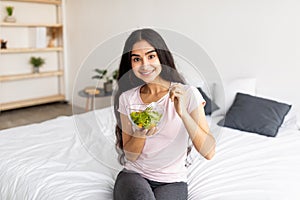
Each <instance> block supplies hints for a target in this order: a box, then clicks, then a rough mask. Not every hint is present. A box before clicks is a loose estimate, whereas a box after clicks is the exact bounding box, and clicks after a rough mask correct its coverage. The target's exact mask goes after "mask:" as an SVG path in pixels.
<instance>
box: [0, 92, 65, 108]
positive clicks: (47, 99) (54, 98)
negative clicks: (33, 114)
mask: <svg viewBox="0 0 300 200" xmlns="http://www.w3.org/2000/svg"><path fill="white" fill-rule="evenodd" d="M57 101H65V96H64V95H62V94H58V95H52V96H47V97H41V98H33V99H26V100H21V101H14V102H9V103H2V104H0V111H4V110H11V109H15V108H22V107H27V106H34V105H40V104H45V103H52V102H57Z"/></svg>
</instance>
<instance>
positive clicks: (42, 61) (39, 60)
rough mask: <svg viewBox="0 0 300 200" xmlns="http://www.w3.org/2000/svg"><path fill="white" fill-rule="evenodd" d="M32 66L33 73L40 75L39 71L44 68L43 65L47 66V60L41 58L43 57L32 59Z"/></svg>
mask: <svg viewBox="0 0 300 200" xmlns="http://www.w3.org/2000/svg"><path fill="white" fill-rule="evenodd" d="M29 62H30V64H32V66H33V73H39V71H40V70H39V69H40V67H42V66H43V64H45V59H43V58H41V57H33V56H32V57H31V58H30V61H29Z"/></svg>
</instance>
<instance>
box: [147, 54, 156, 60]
mask: <svg viewBox="0 0 300 200" xmlns="http://www.w3.org/2000/svg"><path fill="white" fill-rule="evenodd" d="M155 57H156V56H155V55H154V54H151V55H149V56H148V58H149V59H153V58H155Z"/></svg>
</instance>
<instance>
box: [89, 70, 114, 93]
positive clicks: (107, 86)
mask: <svg viewBox="0 0 300 200" xmlns="http://www.w3.org/2000/svg"><path fill="white" fill-rule="evenodd" d="M94 71H95V72H96V73H97V75H95V76H93V77H92V79H99V80H101V79H106V80H105V82H104V83H103V88H104V91H105V92H107V93H109V92H111V91H112V89H113V80H116V79H117V77H118V70H114V71H113V72H112V75H110V76H108V75H107V69H95V70H94Z"/></svg>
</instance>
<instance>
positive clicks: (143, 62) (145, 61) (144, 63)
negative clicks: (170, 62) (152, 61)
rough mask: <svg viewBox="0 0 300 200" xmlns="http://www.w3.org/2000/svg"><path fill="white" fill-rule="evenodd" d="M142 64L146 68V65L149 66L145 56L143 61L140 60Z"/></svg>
mask: <svg viewBox="0 0 300 200" xmlns="http://www.w3.org/2000/svg"><path fill="white" fill-rule="evenodd" d="M142 64H143V66H147V65H149V61H148V59H147V57H146V56H145V57H144V58H143V60H142Z"/></svg>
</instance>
